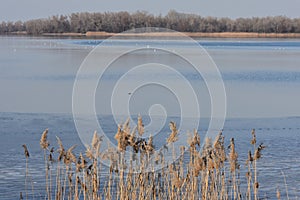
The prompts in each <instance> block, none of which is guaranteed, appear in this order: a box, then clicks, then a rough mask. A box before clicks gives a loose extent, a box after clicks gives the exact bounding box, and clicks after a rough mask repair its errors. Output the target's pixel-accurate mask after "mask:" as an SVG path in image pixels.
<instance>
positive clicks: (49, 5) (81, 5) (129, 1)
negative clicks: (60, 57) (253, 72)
mask: <svg viewBox="0 0 300 200" xmlns="http://www.w3.org/2000/svg"><path fill="white" fill-rule="evenodd" d="M299 8H300V1H299V0H285V1H283V0H186V1H184V0H110V1H108V0H2V1H1V7H0V21H8V20H11V21H16V20H19V19H20V20H27V19H34V18H45V17H49V16H52V15H57V14H70V13H72V12H85V11H87V12H105V11H124V10H125V11H129V12H134V11H137V10H144V11H148V12H149V13H153V14H160V13H161V14H163V15H164V14H166V13H167V12H168V11H169V10H170V9H175V10H177V11H179V12H186V13H195V14H199V15H202V16H216V17H230V18H237V17H253V16H259V17H261V16H275V15H286V16H288V17H292V18H295V17H300V12H299Z"/></svg>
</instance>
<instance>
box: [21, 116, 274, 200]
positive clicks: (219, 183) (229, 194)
mask: <svg viewBox="0 0 300 200" xmlns="http://www.w3.org/2000/svg"><path fill="white" fill-rule="evenodd" d="M137 124H138V125H137V127H136V128H134V129H133V130H132V129H131V128H130V126H129V120H127V121H126V122H125V123H124V124H123V125H119V126H118V130H117V133H116V135H115V139H116V140H117V142H118V145H117V147H116V148H114V147H109V148H108V149H106V150H105V151H102V152H101V151H100V149H101V148H100V147H101V144H102V138H101V137H100V136H99V135H98V134H97V133H96V132H95V133H94V135H93V138H92V141H91V144H90V145H89V146H87V147H86V151H85V152H82V153H80V154H79V155H77V156H75V154H74V153H73V150H74V148H75V147H76V146H75V145H74V146H72V147H70V148H69V149H65V147H64V145H63V142H62V141H61V140H60V138H58V137H57V144H58V147H57V149H56V151H54V148H51V149H50V144H49V142H48V140H47V134H48V129H47V130H45V131H44V132H43V134H42V137H41V140H40V146H41V148H42V149H43V151H44V161H45V183H46V184H45V194H44V197H43V198H44V199H49V200H50V199H55V200H61V199H75V200H79V199H83V200H91V199H93V200H97V199H108V200H111V199H120V200H129V199H130V200H132V199H138V200H141V199H149V200H155V199H173V200H176V199H203V200H208V199H224V200H227V199H234V200H235V199H236V200H240V199H249V200H252V199H254V200H257V199H259V192H258V191H259V182H258V177H257V162H258V160H259V159H260V158H261V151H262V150H263V149H264V148H265V147H264V146H263V145H262V144H260V145H257V142H256V134H255V130H253V131H252V140H251V141H250V143H251V144H252V145H253V150H252V151H249V153H248V159H247V162H246V166H247V173H246V175H245V176H242V175H240V164H239V156H238V152H237V151H236V147H235V145H236V144H235V140H234V139H233V138H232V139H231V140H230V145H229V146H228V148H227V147H226V146H225V144H224V136H223V135H222V132H220V133H219V134H218V136H217V137H216V138H207V139H206V140H205V141H204V145H203V146H202V147H201V141H200V140H201V139H200V135H199V134H198V132H197V131H194V133H193V134H191V135H190V136H189V138H188V140H187V148H186V147H183V146H182V147H180V153H179V155H176V151H175V148H176V147H175V146H174V142H176V141H177V140H178V134H179V131H178V130H177V127H176V124H175V123H174V122H171V123H170V130H171V133H170V134H169V137H167V139H166V142H167V143H168V146H169V147H170V146H171V147H172V157H173V158H178V159H176V160H175V161H174V162H172V163H167V159H166V153H165V152H166V151H167V150H166V147H163V148H161V149H160V150H158V151H155V148H154V144H153V137H152V136H150V137H149V138H148V139H147V140H145V139H142V138H141V136H142V135H143V133H144V126H143V122H142V118H141V117H140V116H139V118H138V123H137ZM136 132H138V135H136ZM25 147H26V146H24V149H25V156H26V163H27V162H28V158H29V153H28V155H27V153H26V152H28V149H27V147H26V148H25ZM128 149H132V151H131V156H130V159H127V157H126V156H125V154H126V153H128V152H126V150H128ZM252 155H253V156H252ZM104 160H106V161H108V162H109V163H110V164H109V166H108V167H106V166H103V165H102V161H104ZM54 163H55V164H54ZM50 169H53V170H50ZM157 169H158V170H157ZM27 170H28V169H27V165H26V174H27ZM51 171H56V173H55V174H51ZM26 178H27V177H26ZM241 179H245V182H247V184H241ZM26 180H27V179H26ZM26 180H25V181H26ZM25 185H26V188H25V190H26V198H27V196H28V195H27V183H25ZM277 197H278V198H280V194H279V192H278V194H277Z"/></svg>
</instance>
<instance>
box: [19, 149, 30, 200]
mask: <svg viewBox="0 0 300 200" xmlns="http://www.w3.org/2000/svg"><path fill="white" fill-rule="evenodd" d="M22 147H23V148H24V155H25V162H26V169H25V193H26V200H27V199H28V189H27V179H28V158H29V156H30V155H29V151H28V148H27V146H26V145H25V144H23V145H22ZM21 196H22V195H21ZM22 198H23V197H22Z"/></svg>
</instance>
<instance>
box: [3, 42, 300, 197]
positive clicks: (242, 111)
mask: <svg viewBox="0 0 300 200" xmlns="http://www.w3.org/2000/svg"><path fill="white" fill-rule="evenodd" d="M197 41H198V43H199V44H201V45H202V46H203V47H204V48H205V49H206V50H207V51H208V53H209V54H210V56H211V57H212V59H213V60H214V62H215V63H216V65H217V66H218V68H219V70H220V73H221V75H222V78H223V81H224V85H225V89H226V96H227V119H226V122H225V126H224V135H225V137H226V143H227V144H228V143H229V140H230V138H231V137H235V138H236V141H237V148H238V150H239V156H240V159H239V160H240V163H241V166H244V161H245V158H246V157H245V156H246V154H247V152H248V150H249V149H251V146H250V144H249V140H250V138H251V134H250V133H251V129H252V128H255V129H256V130H257V138H258V141H259V142H263V143H264V144H265V145H266V146H267V148H266V150H265V151H264V152H263V158H262V159H261V160H260V162H259V163H258V168H259V181H260V182H261V184H260V196H261V197H265V196H266V197H268V199H274V198H275V194H276V189H277V187H278V188H279V189H280V191H281V193H282V197H283V198H284V197H285V196H286V190H285V186H284V177H283V175H282V173H283V174H284V175H285V176H286V180H287V187H288V193H289V197H290V198H291V199H295V198H296V197H297V198H299V197H300V186H299V185H300V170H299V169H300V162H299V160H300V156H299V153H298V152H299V150H300V143H299V141H300V140H299V134H300V117H299V116H300V106H299V102H300V93H299V88H300V40H290V39H280V40H276V39H274V40H269V39H268V40H264V39H241V40H237V39H205V40H203V39H199V40H197ZM101 42H102V40H86V39H56V38H35V37H32V38H30V37H0V72H1V73H0V95H1V96H0V137H1V140H0V154H1V160H0V199H17V198H18V196H19V192H23V194H24V181H25V169H24V168H25V158H24V155H23V148H22V146H21V145H22V144H27V146H28V148H29V151H30V154H31V157H30V159H29V167H30V171H29V174H30V177H31V178H32V183H33V185H34V190H35V194H36V198H41V197H42V196H43V195H44V194H45V191H44V189H43V186H42V185H43V184H42V183H43V174H44V173H43V170H44V162H43V157H42V156H43V154H42V151H41V149H40V147H39V139H40V135H41V133H42V131H43V130H44V129H45V128H49V130H50V132H49V140H50V143H51V145H55V144H56V139H55V136H59V137H60V138H61V139H62V141H63V142H64V144H65V145H66V146H67V147H70V146H71V145H73V144H78V145H79V146H78V147H77V148H76V150H75V152H76V153H77V154H78V152H79V151H84V148H83V146H82V144H81V141H80V138H79V136H78V134H77V130H76V128H75V126H74V122H73V117H72V114H71V113H72V90H73V83H74V80H75V77H76V73H77V70H78V69H79V67H80V65H81V63H82V61H83V60H84V58H85V57H86V56H87V55H88V53H89V52H90V51H91V50H92V49H93V48H94V47H95V46H96V45H98V44H100V43H101ZM155 42H156V43H157V42H158V41H155ZM139 43H140V45H145V42H144V43H143V42H141V41H134V40H125V41H117V42H116V43H115V44H114V45H116V46H118V45H119V46H130V45H136V44H137V45H139ZM162 45H170V46H172V45H173V46H178V45H182V46H183V47H185V48H188V46H187V45H188V44H187V43H186V44H185V43H180V42H174V43H172V42H165V43H163V44H162ZM147 56H148V57H149V55H148V54H147V52H144V54H143V53H140V54H138V55H132V57H127V58H125V59H124V60H122V61H120V62H119V63H117V64H116V66H115V68H112V69H111V70H110V71H107V73H106V74H104V77H103V78H102V81H103V85H104V86H103V88H102V89H103V90H99V91H97V92H98V93H97V94H96V99H97V101H96V107H97V111H99V113H97V114H98V116H99V122H100V123H101V125H102V128H103V129H104V131H105V133H106V134H108V137H109V138H111V139H112V138H113V135H114V134H115V132H116V127H117V123H119V122H115V121H114V120H112V116H111V115H109V114H110V109H109V108H110V104H106V103H107V102H106V101H107V99H106V98H107V96H109V95H106V94H105V92H107V91H110V89H111V87H110V84H111V83H115V82H116V81H117V80H118V79H119V78H120V77H121V76H122V75H123V74H124V66H125V67H128V66H130V65H131V64H134V63H135V62H140V63H141V62H142V61H143V60H145V59H146V58H147ZM165 56H166V57H161V58H160V59H161V60H162V61H163V60H170V65H171V66H174V68H178V69H180V70H181V71H180V72H181V74H182V75H184V76H185V78H186V79H187V80H188V81H190V82H191V83H192V84H193V85H194V86H195V90H196V91H198V93H197V95H198V97H199V99H201V102H200V107H201V124H200V128H199V131H200V133H203V132H204V131H205V130H206V129H207V124H208V122H209V119H208V118H207V116H209V114H210V109H209V94H208V92H207V91H206V90H205V84H203V79H202V77H201V76H199V74H195V73H194V72H193V71H192V70H189V68H188V67H186V66H184V63H180V62H177V61H176V60H172V59H171V57H168V55H165ZM149 77H155V78H156V79H158V80H159V79H161V80H167V81H172V80H173V79H174V77H173V76H172V74H167V73H165V74H161V73H159V71H156V72H153V73H152V74H144V75H141V76H137V77H135V76H133V77H131V80H132V81H133V82H134V81H136V80H141V79H144V78H149ZM87 78H93V77H87ZM180 84H181V82H178V85H180ZM107 85H108V86H107ZM106 86H107V87H106ZM100 89H101V88H100ZM150 89H151V88H150ZM139 92H140V91H137V94H136V95H135V94H131V96H132V97H133V98H137V99H138V97H139V95H140V96H141V97H142V98H144V100H146V99H145V98H147V101H143V102H142V103H145V104H142V103H141V104H135V106H133V108H132V110H130V111H131V112H132V116H133V117H136V116H137V114H138V113H139V112H143V113H141V114H142V115H145V116H144V121H145V125H147V124H148V123H150V118H149V116H148V109H149V107H148V106H149V105H148V104H149V102H150V103H153V102H154V103H161V104H162V105H167V106H169V107H167V108H168V109H167V111H170V112H171V113H168V117H169V118H167V120H166V124H165V125H164V127H163V128H162V130H161V132H162V133H164V134H166V133H169V130H168V122H169V121H170V120H174V121H177V122H179V121H180V118H179V117H178V114H177V113H176V112H177V111H178V107H177V104H175V105H172V102H173V100H174V99H172V98H173V97H172V96H164V94H160V93H155V92H156V91H155V90H153V88H152V90H149V91H148V93H149V94H150V95H149V96H145V95H141V94H143V93H141V92H140V93H139ZM126 94H127V91H126ZM151 97H161V99H159V98H158V99H156V98H153V99H151ZM165 97H166V98H167V97H169V98H171V99H168V98H167V99H166V100H164V99H162V98H165ZM148 100H149V102H148ZM158 100H160V101H158ZM157 101H158V102H157ZM138 102H141V101H140V100H139V101H138ZM172 106H173V107H172ZM103 107H104V108H103ZM144 107H146V108H145V109H144ZM173 110H175V111H176V112H173V113H172V111H173ZM121 119H122V120H123V121H124V120H125V119H126V117H123V118H121ZM151 128H152V129H151V130H148V132H149V133H156V132H157V130H156V128H157V127H155V126H151ZM193 128H194V127H191V129H193ZM164 134H157V135H156V136H155V138H154V139H155V141H156V142H158V143H157V144H158V146H159V145H162V144H161V143H160V141H165V138H163V137H164V136H165V135H164ZM241 176H243V174H241Z"/></svg>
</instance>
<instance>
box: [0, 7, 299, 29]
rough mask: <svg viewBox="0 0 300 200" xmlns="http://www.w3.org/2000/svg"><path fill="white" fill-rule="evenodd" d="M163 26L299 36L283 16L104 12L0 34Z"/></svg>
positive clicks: (295, 22) (16, 25)
mask: <svg viewBox="0 0 300 200" xmlns="http://www.w3.org/2000/svg"><path fill="white" fill-rule="evenodd" d="M140 27H163V28H169V29H172V30H176V31H180V32H258V33H300V18H295V19H291V18H288V17H285V16H275V17H261V18H258V17H253V18H237V19H230V18H216V17H201V16H199V15H195V14H185V13H178V12H176V11H174V10H172V11H170V12H169V13H168V14H167V15H165V16H162V15H158V16H155V15H152V14H149V13H147V12H141V11H138V12H135V13H132V14H130V13H128V12H105V13H87V12H84V13H73V14H71V15H69V16H65V15H61V16H52V17H50V18H47V19H35V20H29V21H25V22H22V21H17V22H2V23H1V24H0V34H7V33H12V32H20V31H23V32H25V31H26V32H27V33H28V34H34V35H39V34H42V33H67V32H75V33H86V32H87V31H106V32H113V33H119V32H123V31H126V30H129V29H132V28H140Z"/></svg>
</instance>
